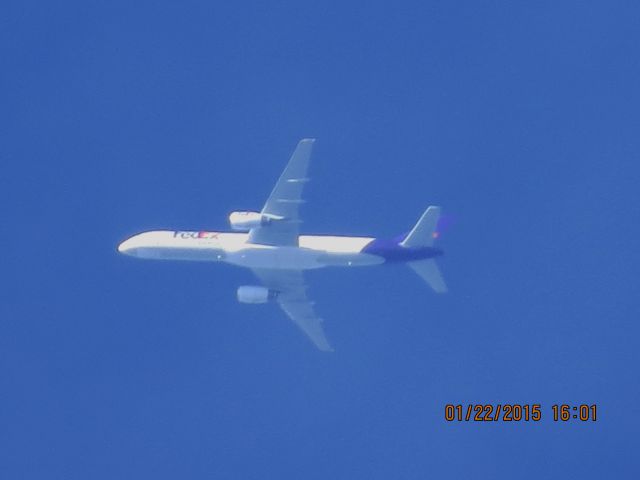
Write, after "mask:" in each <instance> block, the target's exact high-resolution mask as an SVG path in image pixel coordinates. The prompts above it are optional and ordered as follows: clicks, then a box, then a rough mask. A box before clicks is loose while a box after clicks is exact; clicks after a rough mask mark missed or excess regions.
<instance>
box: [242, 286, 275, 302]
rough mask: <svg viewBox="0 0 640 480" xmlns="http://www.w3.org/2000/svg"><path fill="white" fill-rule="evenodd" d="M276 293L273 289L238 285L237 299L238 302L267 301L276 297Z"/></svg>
mask: <svg viewBox="0 0 640 480" xmlns="http://www.w3.org/2000/svg"><path fill="white" fill-rule="evenodd" d="M277 294H278V293H277V292H276V291H274V290H269V289H268V288H266V287H258V286H255V285H243V286H242V287H238V301H239V302H240V303H267V302H268V301H269V300H273V299H274V298H276V296H277Z"/></svg>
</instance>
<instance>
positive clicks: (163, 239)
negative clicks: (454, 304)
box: [118, 230, 384, 270]
mask: <svg viewBox="0 0 640 480" xmlns="http://www.w3.org/2000/svg"><path fill="white" fill-rule="evenodd" d="M248 237H249V234H248V233H224V232H196V231H169V230H160V231H153V232H145V233H140V234H138V235H135V236H133V237H131V238H129V239H128V240H125V241H124V242H122V243H121V244H120V245H119V246H118V251H119V252H121V253H125V254H127V255H131V256H134V257H139V258H149V259H158V260H195V261H211V262H226V263H230V264H233V265H238V266H242V267H247V268H264V269H295V270H308V269H313V268H321V267H327V266H344V267H348V266H365V265H378V264H381V263H383V262H384V258H382V257H380V256H378V255H372V254H369V253H362V250H363V248H364V247H365V246H366V245H367V244H369V243H370V242H371V241H372V240H374V239H373V238H371V237H341V236H331V235H300V236H299V237H298V242H299V246H270V245H258V244H253V243H248V242H247V239H248Z"/></svg>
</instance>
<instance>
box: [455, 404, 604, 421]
mask: <svg viewBox="0 0 640 480" xmlns="http://www.w3.org/2000/svg"><path fill="white" fill-rule="evenodd" d="M547 415H549V416H550V417H551V419H553V421H554V422H595V421H596V420H597V419H598V407H597V406H596V405H595V404H590V405H588V404H580V405H570V404H566V403H563V404H554V405H551V408H550V409H549V408H548V407H544V408H543V406H542V404H540V403H529V404H519V403H505V404H500V403H496V404H490V403H477V404H474V403H469V404H465V405H463V404H455V405H454V404H450V403H449V404H447V405H445V407H444V419H445V420H446V421H447V422H539V421H540V420H542V419H543V417H544V418H546V417H547Z"/></svg>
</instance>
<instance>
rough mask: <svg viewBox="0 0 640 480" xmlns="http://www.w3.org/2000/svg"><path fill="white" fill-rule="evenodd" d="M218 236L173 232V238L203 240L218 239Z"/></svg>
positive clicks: (208, 233) (213, 233) (203, 233)
mask: <svg viewBox="0 0 640 480" xmlns="http://www.w3.org/2000/svg"><path fill="white" fill-rule="evenodd" d="M218 235H220V234H219V233H217V232H183V231H180V230H176V231H175V232H173V238H204V239H214V238H218Z"/></svg>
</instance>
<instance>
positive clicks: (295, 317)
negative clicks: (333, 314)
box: [252, 268, 333, 352]
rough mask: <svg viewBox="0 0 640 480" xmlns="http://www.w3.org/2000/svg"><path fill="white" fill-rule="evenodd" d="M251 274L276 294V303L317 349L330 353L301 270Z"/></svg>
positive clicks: (262, 269) (259, 269)
mask: <svg viewBox="0 0 640 480" xmlns="http://www.w3.org/2000/svg"><path fill="white" fill-rule="evenodd" d="M252 270H253V273H255V275H256V276H257V277H258V278H259V279H260V280H261V281H262V283H264V285H265V286H266V287H267V288H269V289H270V290H274V291H276V292H278V294H277V296H276V301H277V302H278V304H279V305H280V308H282V310H284V312H285V313H286V314H287V315H288V317H289V318H290V319H291V320H292V321H293V323H295V324H296V325H297V326H298V327H299V328H300V329H301V330H302V331H303V332H304V333H305V334H306V335H307V337H309V339H310V340H311V341H312V342H313V343H314V345H315V346H316V347H318V349H320V350H322V351H324V352H332V351H333V348H331V345H329V342H328V341H327V337H326V336H325V334H324V330H323V329H322V322H323V320H322V319H321V318H318V315H317V314H316V313H315V311H314V309H313V302H311V301H310V300H309V299H308V298H307V292H306V289H307V287H306V286H305V284H304V277H303V276H302V271H301V270H279V269H265V268H255V269H252Z"/></svg>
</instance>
